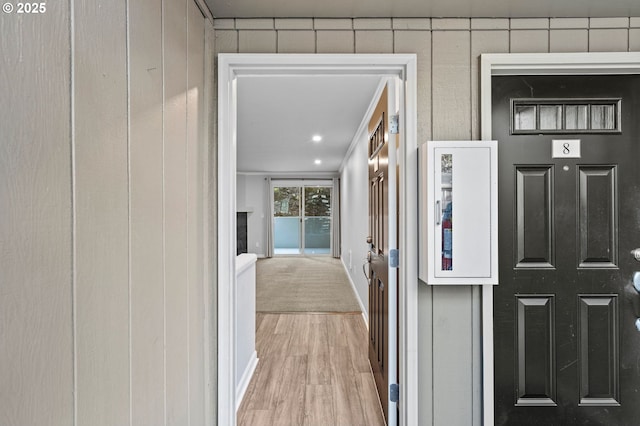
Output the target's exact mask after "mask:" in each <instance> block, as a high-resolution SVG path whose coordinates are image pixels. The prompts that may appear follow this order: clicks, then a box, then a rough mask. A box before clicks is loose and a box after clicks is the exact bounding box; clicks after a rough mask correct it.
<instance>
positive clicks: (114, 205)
mask: <svg viewBox="0 0 640 426" xmlns="http://www.w3.org/2000/svg"><path fill="white" fill-rule="evenodd" d="M74 5H75V10H74V21H75V34H74V43H75V52H74V64H75V66H74V70H73V72H74V86H75V87H74V101H75V105H74V107H75V109H74V115H75V120H74V124H75V128H74V140H73V145H74V151H75V158H74V159H75V165H74V171H75V188H74V192H75V225H76V228H75V235H74V242H75V259H76V261H75V263H76V271H75V273H76V284H75V287H76V293H75V303H76V309H75V311H76V347H77V352H76V365H77V371H76V381H77V389H76V392H77V422H78V424H92V425H96V426H101V425H113V426H116V425H123V424H127V423H129V409H130V405H129V404H130V397H129V391H130V389H129V368H130V364H129V355H130V354H129V331H130V329H129V326H130V322H129V320H130V318H129V193H128V136H127V132H128V130H127V72H126V70H127V57H126V52H127V40H126V36H127V29H126V9H125V3H124V2H75V3H74Z"/></svg>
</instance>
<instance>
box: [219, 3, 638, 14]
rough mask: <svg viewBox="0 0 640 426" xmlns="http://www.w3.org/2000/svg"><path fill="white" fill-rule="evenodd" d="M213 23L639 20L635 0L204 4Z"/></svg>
mask: <svg viewBox="0 0 640 426" xmlns="http://www.w3.org/2000/svg"><path fill="white" fill-rule="evenodd" d="M206 2H207V4H208V5H209V8H210V9H211V11H212V13H213V16H214V17H216V18H273V17H276V18H307V17H312V18H345V17H360V18H375V17H402V18H407V17H466V18H475V17H479V18H493V17H504V18H518V17H519V18H531V17H575V18H580V17H612V16H640V0H322V1H318V0H206Z"/></svg>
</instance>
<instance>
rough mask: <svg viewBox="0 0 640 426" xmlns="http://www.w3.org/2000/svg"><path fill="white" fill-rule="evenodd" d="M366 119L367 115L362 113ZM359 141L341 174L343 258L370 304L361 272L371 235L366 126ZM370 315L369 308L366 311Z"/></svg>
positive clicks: (360, 293)
mask: <svg viewBox="0 0 640 426" xmlns="http://www.w3.org/2000/svg"><path fill="white" fill-rule="evenodd" d="M363 119H364V117H363ZM356 137H357V138H358V142H357V144H356V146H355V148H354V150H353V151H352V152H351V156H350V157H349V159H348V160H347V163H346V166H345V168H344V170H343V171H342V174H341V175H340V212H341V215H342V217H341V223H340V228H341V235H340V238H341V247H342V254H341V258H342V262H344V264H345V265H346V267H347V273H348V274H349V277H350V279H351V281H352V282H353V284H354V285H355V287H356V292H357V296H358V299H360V302H361V304H362V306H364V307H365V308H367V307H368V306H369V287H368V282H367V279H366V278H365V276H364V273H363V272H362V265H363V264H364V263H365V259H366V255H367V250H368V248H369V247H368V245H367V242H366V238H367V235H369V221H368V220H367V218H368V216H369V169H368V162H367V144H368V142H369V137H368V135H367V134H366V129H365V130H364V131H363V132H361V134H360V135H357V136H356ZM365 315H366V316H367V318H368V312H365Z"/></svg>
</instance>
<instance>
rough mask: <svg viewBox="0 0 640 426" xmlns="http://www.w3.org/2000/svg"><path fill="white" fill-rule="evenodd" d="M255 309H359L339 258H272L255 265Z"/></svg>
mask: <svg viewBox="0 0 640 426" xmlns="http://www.w3.org/2000/svg"><path fill="white" fill-rule="evenodd" d="M256 311H258V312H360V305H359V304H358V301H357V299H356V296H355V294H354V292H353V289H352V288H351V284H350V283H349V278H348V277H347V274H346V272H345V270H344V267H343V266H342V262H341V261H340V259H334V258H331V257H303V256H298V257H273V258H269V259H258V263H257V266H256Z"/></svg>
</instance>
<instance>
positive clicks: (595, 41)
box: [589, 28, 629, 52]
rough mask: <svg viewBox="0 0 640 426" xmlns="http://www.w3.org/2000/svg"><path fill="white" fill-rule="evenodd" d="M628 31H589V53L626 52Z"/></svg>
mask: <svg viewBox="0 0 640 426" xmlns="http://www.w3.org/2000/svg"><path fill="white" fill-rule="evenodd" d="M628 48H629V30H628V29H626V28H625V29H602V30H600V29H596V30H593V29H592V30H590V31H589V52H626V51H627V50H628Z"/></svg>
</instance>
